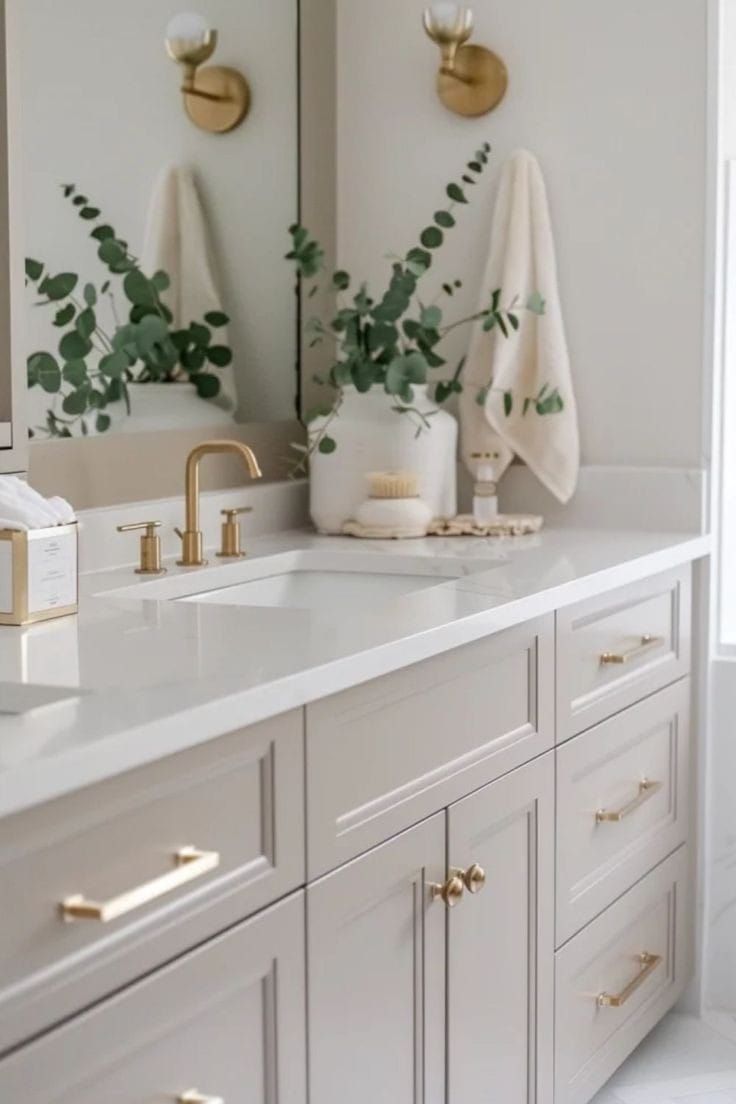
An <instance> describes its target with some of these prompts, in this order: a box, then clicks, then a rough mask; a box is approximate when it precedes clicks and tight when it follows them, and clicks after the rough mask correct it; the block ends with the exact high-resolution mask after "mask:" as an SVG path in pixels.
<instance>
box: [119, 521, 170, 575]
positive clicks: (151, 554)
mask: <svg viewBox="0 0 736 1104" xmlns="http://www.w3.org/2000/svg"><path fill="white" fill-rule="evenodd" d="M160 528H161V522H160V521H141V522H139V523H138V524H136V525H118V533H135V532H137V531H138V530H139V529H140V530H145V533H144V534H143V536H142V537H141V564H140V567H137V568H136V572H135V573H136V575H165V574H166V568H165V567H162V566H161V538H160V537H159V535H158V533H157V532H156V530H157V529H160Z"/></svg>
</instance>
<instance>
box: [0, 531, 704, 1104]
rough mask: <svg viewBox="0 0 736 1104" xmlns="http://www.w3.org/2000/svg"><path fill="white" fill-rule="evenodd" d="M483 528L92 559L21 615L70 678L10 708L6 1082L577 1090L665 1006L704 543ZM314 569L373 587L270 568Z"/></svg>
mask: <svg viewBox="0 0 736 1104" xmlns="http://www.w3.org/2000/svg"><path fill="white" fill-rule="evenodd" d="M480 543H481V542H478V544H477V545H475V546H474V545H473V543H472V541H457V542H452V541H443V540H438V541H436V542H419V543H414V542H409V546H407V545H406V544H405V545H402V546H400V547H399V546H396V545H394V546H393V547H392V546H389V545H385V546H384V545H380V544H379V545H374V546H371V547H369V548H365V546H359V545H356V544H350V543H349V542H347V541H341V540H336V541H329V540H324V539H320V538H315V537H307V536H302V537H300V536H294V535H292V536H283V537H277V538H270V539H262V540H260V541H257V542H255V546H254V547H253V548H252V549H251V552H252V553H253V555H252V557H251V558H249V559H248V560H246V561H242V563H240V564H230V565H228V566H218V567H209V568H207V567H205V568H201V569H194V570H189V571H180V570H177V569H175V568H174V569H172V571H171V572H170V574H169V575H168V576H167V577H165V578H164V579H163V580H161V581H154V582H150V583H148V582H136V581H135V576H133V575H132V573H131V571H130V570H125V571H117V572H108V573H98V574H96V575H90V576H86V577H83V580H82V582H83V598H82V606H81V613H80V617H79V620H78V622H77V621H74V620H70V621H68V622H66V623H65V624H62V623H61V622H59V623H57V624H56V625H55V626H53V627H49V629H48V631H47V632H46V633H45V635H43V636H42V635H37V636H27V637H26V638H25V641H26V643H25V649H26V650H25V653H24V662H25V663H26V671H27V672H31V671H32V672H33V678H34V679H35V681H36V682H37V683H39V684H40V683H42V682H43V681H46V682H54V683H61V682H62V681H63V679H62V678H61V677H60V673H61V671H62V669H63V668H62V662H63V661H62V658H61V657H62V656H63V655H68V652H69V650H70V649H71V648H73V647H74V646H76V649H77V651H76V654H77V655H78V657H79V664H80V667H79V687H80V688H81V689H77V690H76V696H75V695H74V689H73V688H71V690H70V688H69V687H67V693H71V696H64V695H62V693H61V690H60V698H61V699H62V700H59V701H58V702H57V703H56V704H51V705H47V706H43V707H39V708H38V709H33V708H31V709H30V711H28V712H25V711H24V710H23V708H22V706H19V707H18V709H17V712H16V713H15V715H10V714H9V715H6V716H4V717H2V718H0V813H1V814H2V819H1V820H0V870H1V872H2V873H1V875H0V877H1V878H2V886H3V905H4V907H3V909H2V919H1V920H0V925H1V927H2V939H0V1049H1V1050H2V1052H3V1053H4V1055H5V1056H4V1057H3V1058H2V1060H0V1099H2V1100H8V1101H10V1100H17V1101H22V1104H62V1102H63V1104H70V1102H71V1101H72V1100H73V1101H74V1102H75V1104H100V1102H101V1101H102V1102H104V1104H113V1102H116V1104H117V1102H118V1101H119V1102H120V1104H123V1102H125V1104H128V1102H130V1104H133V1102H135V1104H139V1102H140V1104H142V1102H144V1101H145V1102H146V1104H149V1102H150V1104H153V1102H154V1101H155V1102H157V1104H158V1102H161V1104H164V1102H165V1101H171V1102H177V1101H178V1102H182V1104H183V1102H189V1104H219V1102H227V1104H243V1102H245V1101H249V1102H253V1104H265V1102H268V1104H276V1102H279V1104H303V1102H306V1101H307V1099H309V1100H311V1101H312V1102H313V1104H342V1102H343V1101H346V1100H349V1101H350V1102H351V1104H364V1102H365V1104H369V1102H371V1104H373V1102H375V1101H377V1100H381V1101H387V1102H389V1101H390V1102H392V1104H393V1102H396V1104H398V1102H402V1104H409V1102H412V1104H418V1102H420V1101H425V1102H433V1104H439V1102H441V1101H445V1100H449V1101H451V1102H455V1104H473V1102H475V1101H477V1102H478V1104H481V1102H482V1101H487V1100H494V1101H499V1102H504V1104H532V1102H536V1104H551V1102H552V1101H553V1100H554V1101H556V1102H557V1104H585V1102H586V1101H588V1100H589V1099H590V1098H591V1097H592V1096H593V1095H594V1094H595V1092H596V1091H597V1090H598V1088H599V1087H600V1086H601V1085H602V1084H603V1083H604V1082H605V1081H606V1079H607V1078H608V1077H609V1076H610V1075H611V1074H612V1073H613V1072H614V1071H615V1069H616V1068H617V1067H618V1066H619V1065H620V1064H621V1062H622V1061H623V1060H624V1059H625V1058H626V1056H627V1055H628V1054H629V1053H630V1052H631V1050H632V1049H633V1048H634V1047H635V1046H636V1044H637V1043H638V1042H639V1041H640V1040H641V1039H642V1038H643V1037H644V1036H645V1035H646V1034H647V1032H648V1031H649V1030H650V1029H651V1028H652V1027H653V1026H654V1024H655V1023H656V1022H657V1021H658V1020H659V1019H660V1018H661V1017H662V1016H663V1015H664V1014H665V1012H666V1011H667V1010H668V1009H670V1008H671V1007H672V1005H673V1004H674V1003H675V1002H676V1001H677V999H678V998H679V997H680V995H681V994H682V993H683V990H684V987H685V986H686V984H687V983H688V981H689V979H690V977H691V973H692V966H693V932H694V908H695V906H694V876H693V860H694V855H695V848H696V841H695V840H694V838H693V828H692V824H693V819H692V805H693V802H692V796H693V793H694V789H693V778H694V767H693V763H694V756H695V754H696V740H695V736H696V733H695V732H694V730H693V726H692V723H691V721H692V718H691V712H692V709H691V677H690V676H691V666H692V659H691V610H692V578H693V563H694V561H697V560H698V559H699V558H701V557H703V556H704V555H706V554H707V551H708V542H707V538H688V537H686V536H680V537H671V538H663V537H660V536H655V535H651V534H650V535H647V534H628V535H627V534H617V533H606V532H599V533H579V532H578V533H564V532H557V533H554V532H548V533H545V534H544V535H542V536H540V537H533V538H525V539H523V540H521V541H518V542H516V543H513V544H501V545H498V546H495V547H496V550H495V551H494V550H493V549H491V550H490V551H489V549H488V547H487V545H486V544H485V542H483V548H482V549H479V547H478V546H479V545H480ZM489 557H490V558H489ZM299 572H302V573H304V574H306V575H310V574H312V575H313V576H316V575H318V574H320V573H327V574H330V575H331V576H332V577H333V579H334V578H335V577H336V576H338V575H341V576H343V578H342V580H341V581H339V580H336V583H337V582H340V585H345V578H344V576H345V575H347V576H348V577H349V576H350V575H351V573H354V574H355V575H356V576H361V577H362V582H361V579H359V578H357V577H356V579H355V593H356V594H360V593H363V598H362V599H361V598H357V599H356V603H355V607H354V608H351V607H350V604H349V602H347V601H346V602H344V603H336V604H335V605H333V606H332V607H331V608H326V607H325V606H324V605H321V604H320V600H319V597H318V592H319V586H318V583H317V582H316V581H315V578H311V579H309V580H307V582H304V581H303V580H302V582H301V583H295V580H294V579H292V580H291V581H290V583H289V585H288V586H286V585H285V586H284V587H283V588H281V589H280V590H278V594H274V591H273V588H271V590H269V589H268V587H267V588H266V589H265V590H263V591H258V592H257V593H256V591H254V590H253V589H250V590H248V587H251V588H252V585H253V583H254V581H255V582H256V583H259V581H260V582H263V581H264V580H266V581H268V580H272V579H273V577H274V575H278V574H279V573H280V574H281V575H287V574H288V575H294V574H298V573H299ZM382 574H383V575H387V576H390V577H391V579H393V580H396V579H397V578H398V579H399V583H396V582H394V583H392V584H391V585H392V586H394V587H395V588H396V589H395V590H394V592H393V593H392V594H391V597H390V600H383V601H382V600H381V599H380V597H379V595H378V590H376V589H375V588H379V589H380V586H381V585H383V584H380V583H376V584H375V587H374V591H373V592H370V588H369V587H368V585H367V584H366V583H365V578H366V577H367V576H369V575H376V576H379V577H380V576H381V575H382ZM402 576H404V583H405V585H404V589H403V590H402V589H401V578H402ZM409 579H411V580H412V582H411V583H410V582H408V580H409ZM294 586H296V589H294ZM361 587H363V588H364V590H361ZM243 588H245V590H244V589H243ZM277 589H278V588H277ZM348 592H349V586H348V589H347V590H346V593H348ZM294 595H296V597H294ZM305 595H306V596H307V597H305ZM309 595H311V596H312V597H311V598H310V597H309ZM315 595H317V597H314V596H315ZM251 602H252V603H254V604H253V605H250V604H248V603H251ZM258 603H261V604H258ZM42 632H43V630H42ZM20 646H21V641H20V637H19V635H16V634H13V639H12V640H11V638H10V637H8V636H4V637H3V638H0V650H1V651H0V658H2V660H3V670H5V671H7V670H8V669H9V663H10V661H11V659H12V653H13V649H15V648H19V647H20ZM54 657H55V658H54ZM54 663H56V667H54V666H53V664H54ZM54 671H56V675H54ZM44 672H45V674H46V679H45V680H44V678H43V674H44ZM67 674H68V677H67V682H68V683H71V682H72V678H71V673H70V672H68V673H67ZM26 681H30V680H26Z"/></svg>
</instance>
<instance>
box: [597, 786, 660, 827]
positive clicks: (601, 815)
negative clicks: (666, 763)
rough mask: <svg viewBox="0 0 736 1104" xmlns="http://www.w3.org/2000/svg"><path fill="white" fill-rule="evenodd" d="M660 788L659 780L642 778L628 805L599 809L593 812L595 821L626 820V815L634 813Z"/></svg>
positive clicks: (608, 822) (612, 822)
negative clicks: (652, 780) (637, 790)
mask: <svg viewBox="0 0 736 1104" xmlns="http://www.w3.org/2000/svg"><path fill="white" fill-rule="evenodd" d="M661 789H662V783H661V782H650V781H649V779H648V778H642V780H641V782H640V783H639V792H638V794H637V795H636V797H634V798H632V799H631V801H630V802H629V803H628V805H624V806H623V807H622V808H621V809H611V810H609V809H599V810H598V812H597V813H596V814H595V819H596V823H597V824H619V823H620V822H621V821H622V820H626V818H627V817H628V816H631V814H632V813H635V812H636V810H637V809H640V808H641V807H642V805H644V804H646V802H647V801H649V799H650V798H652V797H654V795H655V794H658V793H659V791H660V790H661Z"/></svg>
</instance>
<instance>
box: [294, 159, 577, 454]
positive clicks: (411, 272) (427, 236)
mask: <svg viewBox="0 0 736 1104" xmlns="http://www.w3.org/2000/svg"><path fill="white" fill-rule="evenodd" d="M490 153H491V147H490V145H489V144H488V143H487V142H486V143H485V144H484V145H483V146H482V147H481V148H480V149H479V150H477V151H476V153H475V155H474V157H473V158H472V159H471V160H470V161H469V162H468V164H467V165H466V168H465V171H464V172H463V174H462V176H461V178H460V180H459V181H453V182H452V183H450V184H448V185H447V188H446V198H447V199H448V200H449V203H448V204H446V205H445V206H444V207H443V208H442V209H440V210H438V211H436V212H435V214H434V217H433V219H432V222H431V223H430V224H429V225H428V226H426V227H425V229H424V230H422V232H421V234H420V235H419V241H418V243H417V244H416V245H414V246H413V247H412V248H411V249H409V251H408V252H407V253H406V254H405V255H404V256H402V257H392V258H390V259H391V260H392V268H391V278H390V281H389V284H388V287H387V288H386V289H385V290H384V291H383V293H382V294H380V295H379V296H378V297H376V298H374V297H373V296H372V295H371V294H370V293H369V290H368V285H367V284H366V283H361V284H360V285H358V286H357V289H355V290H353V278H352V277H351V275H350V274H349V273H348V272H345V271H343V270H340V271H337V272H335V273H333V275H332V276H331V280H330V286H331V289H332V291H334V293H335V294H336V296H337V307H338V309H337V313H336V314H335V315H334V316H333V317H332V318H330V319H329V320H325V319H323V318H321V317H318V316H315V317H312V318H310V319H309V320H308V322H307V323H306V329H307V335H308V337H309V338H310V342H309V344H310V347H312V348H313V347H315V346H317V345H320V344H322V343H323V342H330V343H332V344H334V347H335V352H334V358H333V357H332V354H331V365H330V368H329V370H328V372H327V375H326V376H315V377H314V378H315V382H316V383H318V384H320V385H321V386H326V387H329V388H330V389H331V390H332V391H333V392H334V395H333V396H332V398H333V401H331V402H330V403H329V404H325V405H323V406H320V407H318V408H316V409H315V410H312V411H310V412H309V413H308V414H307V415H306V419H305V420H306V422H307V426H308V427H309V425H310V424H311V423H312V422H314V421H315V420H316V419H317V418H322V419H324V421H323V424H322V426H321V428H320V429H319V430H317V431H312V432H310V435H309V444H308V445H306V446H305V445H299V444H296V445H294V446H293V447H294V448H295V449H297V450H298V451H299V452H300V453H301V459H300V460H299V462H298V463H297V465H296V470H303V469H304V468H306V465H307V461H308V459H309V457H310V456H311V455H312V454H313V453H314V452H316V451H317V450H319V452H321V453H324V454H330V453H333V452H334V451H335V449H336V448H337V444H336V442H335V440H334V438H333V437H332V436H331V434H330V426H331V424H332V421H333V419H334V418H336V417H337V416H338V414H339V411H340V406H341V403H342V395H343V388H344V387H345V386H347V385H351V384H352V385H353V386H354V387H355V388H356V390H357V391H359V392H361V393H365V392H368V391H370V390H371V389H372V388H374V387H378V388H382V389H383V390H384V391H385V392H386V394H388V395H390V396H391V397H392V399H394V400H395V402H394V405H393V408H392V409H393V410H394V411H395V412H396V413H397V414H399V415H404V416H408V417H410V418H411V419H412V420H413V421H414V422H415V424H416V426H417V433H418V434H419V433H421V432H423V431H424V430H425V429H426V428H428V427H429V426H430V424H431V423H430V422H429V420H428V418H429V417H431V414H430V415H427V414H423V413H421V412H420V411H419V410H418V409H417V408H416V407H415V406H414V405H413V400H414V387H415V386H417V385H422V384H427V383H429V382H430V373H431V372H432V371H437V372H439V371H442V370H443V369H446V368H447V361H446V359H445V358H444V357H443V356H442V354H441V351H440V345H441V343H442V341H443V339H444V338H446V337H447V335H448V334H450V333H451V332H452V331H454V330H456V329H458V328H459V327H461V326H467V325H469V324H471V323H476V322H481V323H482V326H483V329H484V330H485V331H486V332H487V333H490V332H491V331H492V330H495V329H497V330H498V331H499V332H500V333H501V334H502V335H503V337H504V338H509V337H511V336H512V335H513V333H514V332H515V331H517V330H518V329H519V325H520V321H519V315H520V314H521V312H522V311H531V312H532V313H534V314H537V315H542V314H544V309H545V304H544V300H543V299H542V297H541V295H540V294H539V293H538V292H534V293H532V294H531V295H529V296H528V298H526V300H525V301H523V302H522V301H520V299H519V297H518V296H517V297H515V298H513V299H512V300H511V301H510V302H508V303H507V304H505V305H504V303H503V292H502V290H501V289H500V288H499V289H496V290H494V291H493V292H492V294H491V296H490V299H489V301H488V305H487V306H486V307H484V308H483V309H482V310H479V311H477V312H476V313H474V314H471V315H469V316H467V317H464V318H461V319H459V320H457V321H453V322H447V321H446V320H445V313H444V310H443V307H442V306H441V305H440V303H441V302H444V301H445V300H449V299H452V298H453V297H454V296H455V295H456V294H457V292H458V290H459V289H460V288H461V287H462V282H461V281H460V280H453V281H452V282H448V283H443V284H442V285H441V289H440V292H439V293H438V295H437V296H436V297H435V299H434V300H433V301H432V302H431V303H425V302H424V301H423V300H422V299H421V298H419V295H418V293H419V289H420V284H421V283H422V281H423V280H424V278H425V277H426V276H427V274H428V273H429V272H430V270H431V269H432V268H433V265H434V259H435V255H436V253H437V251H438V250H439V249H440V248H441V247H442V245H443V244H444V242H445V238H446V236H447V234H448V233H449V232H450V231H452V229H453V228H454V227H455V225H456V222H457V215H458V212H459V210H460V208H462V207H463V206H465V205H467V204H468V203H469V198H468V196H469V194H470V192H469V190H470V189H471V188H472V187H474V186H475V185H476V184H477V183H478V182H479V180H480V178H481V176H482V175H483V173H484V171H485V169H486V167H487V165H488V162H489V155H490ZM290 234H291V239H292V249H291V252H289V253H288V254H287V260H290V261H293V262H294V264H295V266H296V270H297V273H298V276H299V279H300V280H301V282H302V284H303V286H304V289H305V299H306V300H308V299H311V298H313V297H314V296H315V295H316V294H317V292H318V291H319V284H318V282H317V278H318V277H319V276H320V274H321V273H322V271H323V269H324V263H325V253H324V250H323V249H322V247H321V245H320V244H319V242H317V241H316V240H315V239H314V238H312V236H311V235H310V233H309V231H308V230H307V229H306V228H305V227H303V226H300V225H294V226H292V227H291V228H290ZM464 368H465V358H463V359H462V360H461V361H460V362H459V363H458V364H457V365H456V366H455V367H454V369H453V370H452V371H451V372H450V373H448V372H447V371H445V372H444V374H443V376H442V378H440V379H438V380H437V381H436V383H435V384H434V390H433V397H434V400H435V402H436V403H437V404H438V405H441V404H442V403H444V402H446V401H447V400H448V399H449V398H450V397H451V396H453V395H458V394H460V393H461V392H462V391H463V386H464V384H463V370H464ZM493 389H494V382H493V378H492V375H491V373H490V369H489V377H488V379H487V380H486V381H485V383H484V385H483V386H482V387H481V388H479V389H478V391H477V394H476V400H477V402H478V403H479V405H481V406H483V405H485V402H486V399H487V397H488V394H489V393H490V391H491V390H493ZM517 401H520V402H521V403H522V412H523V415H524V416H526V414H527V413H528V412H529V411H530V410H533V411H534V412H536V414H537V415H539V416H545V415H549V414H556V413H559V412H560V411H561V410H562V409H563V408H564V402H563V399H562V396H561V395H560V393H559V391H558V390H557V388H551V387H549V386H548V385H545V386H543V387H542V388H541V389H540V391H539V393H538V394H536V395H524V396H516V395H515V394H514V393H513V391H510V390H505V391H504V392H503V404H504V411H505V413H506V416H507V417H509V416H510V415H511V414H512V412H513V410H514V407H515V404H516V402H517Z"/></svg>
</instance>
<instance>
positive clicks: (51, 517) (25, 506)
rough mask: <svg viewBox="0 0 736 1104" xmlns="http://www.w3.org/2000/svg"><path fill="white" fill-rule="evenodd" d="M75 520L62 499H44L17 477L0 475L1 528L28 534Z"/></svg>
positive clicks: (69, 508)
mask: <svg viewBox="0 0 736 1104" xmlns="http://www.w3.org/2000/svg"><path fill="white" fill-rule="evenodd" d="M73 521H76V516H75V514H74V510H73V509H72V508H71V506H70V505H69V503H68V502H66V501H65V499H63V498H44V497H43V495H40V494H39V493H38V491H34V489H33V487H29V485H28V484H27V483H26V482H24V481H23V480H22V479H19V478H18V477H17V476H16V475H3V476H0V529H13V530H15V531H17V532H21V533H24V532H27V531H28V530H29V529H50V528H52V527H53V526H55V525H70V524H71V523H72V522H73Z"/></svg>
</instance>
